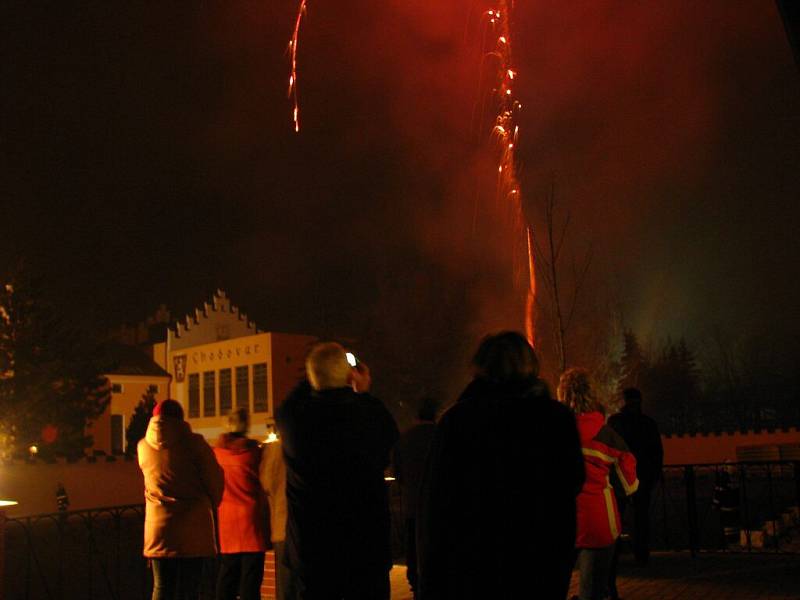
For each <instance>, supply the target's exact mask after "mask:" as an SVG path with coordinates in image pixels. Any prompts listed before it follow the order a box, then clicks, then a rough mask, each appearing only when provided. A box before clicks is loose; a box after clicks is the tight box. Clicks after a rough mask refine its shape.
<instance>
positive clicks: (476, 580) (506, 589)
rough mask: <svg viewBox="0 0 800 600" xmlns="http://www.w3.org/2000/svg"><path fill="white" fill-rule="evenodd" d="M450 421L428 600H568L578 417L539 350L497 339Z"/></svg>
mask: <svg viewBox="0 0 800 600" xmlns="http://www.w3.org/2000/svg"><path fill="white" fill-rule="evenodd" d="M472 368H473V374H474V378H473V380H472V382H471V383H470V384H469V385H468V386H467V387H466V389H465V390H464V391H463V392H462V394H461V396H460V397H459V399H458V401H457V402H456V403H455V404H454V405H453V406H452V407H451V408H450V409H449V410H447V412H445V414H444V415H442V417H441V418H440V419H439V422H438V423H437V425H436V427H435V431H434V435H433V441H432V443H431V448H430V451H429V453H428V461H427V466H426V471H425V475H424V477H423V480H422V485H421V489H420V493H419V494H420V498H419V506H418V510H417V514H416V519H417V555H418V571H419V572H418V574H417V577H418V590H417V595H416V596H415V597H416V598H417V600H478V599H485V598H492V599H493V600H518V599H520V598H537V599H538V600H564V598H565V597H566V595H567V591H568V589H569V581H570V573H571V569H572V564H573V554H574V549H575V497H576V496H577V495H578V492H579V491H580V490H581V486H582V484H583V477H584V474H583V459H582V457H581V450H580V442H579V441H578V431H577V429H576V427H575V417H574V416H573V415H572V413H570V411H569V410H567V409H566V408H565V407H564V406H563V405H561V404H559V403H558V402H556V401H555V400H553V399H552V398H551V397H550V392H549V390H548V389H547V385H546V384H545V383H544V382H543V381H542V380H541V379H539V377H538V375H539V362H538V360H537V359H536V354H535V353H534V351H533V348H532V347H531V345H530V344H529V343H528V341H527V340H526V339H525V338H524V337H523V336H522V335H521V334H519V333H517V332H513V331H505V332H501V333H498V334H495V335H490V336H487V337H486V338H485V339H484V340H483V341H482V342H481V344H480V346H479V347H478V350H477V352H476V353H475V357H474V358H473V360H472Z"/></svg>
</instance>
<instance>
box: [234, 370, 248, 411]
mask: <svg viewBox="0 0 800 600" xmlns="http://www.w3.org/2000/svg"><path fill="white" fill-rule="evenodd" d="M236 408H246V409H247V410H250V369H249V367H247V366H244V367H236Z"/></svg>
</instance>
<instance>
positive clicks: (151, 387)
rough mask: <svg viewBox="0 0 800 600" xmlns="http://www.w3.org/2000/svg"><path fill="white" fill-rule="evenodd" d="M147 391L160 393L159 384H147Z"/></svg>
mask: <svg viewBox="0 0 800 600" xmlns="http://www.w3.org/2000/svg"><path fill="white" fill-rule="evenodd" d="M147 393H148V394H157V393H158V384H155V383H153V384H151V385H148V386H147Z"/></svg>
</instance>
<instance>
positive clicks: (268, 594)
mask: <svg viewBox="0 0 800 600" xmlns="http://www.w3.org/2000/svg"><path fill="white" fill-rule="evenodd" d="M277 597H278V596H277V587H276V574H275V553H274V552H273V551H272V550H270V551H269V552H267V556H266V557H265V559H264V581H263V582H262V583H261V600H276V599H277ZM0 600H2V598H0Z"/></svg>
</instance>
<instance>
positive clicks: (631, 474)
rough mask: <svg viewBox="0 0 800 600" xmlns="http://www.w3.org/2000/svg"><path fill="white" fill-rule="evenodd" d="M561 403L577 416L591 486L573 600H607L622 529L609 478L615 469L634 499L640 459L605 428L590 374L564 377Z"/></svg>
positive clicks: (581, 502) (583, 504)
mask: <svg viewBox="0 0 800 600" xmlns="http://www.w3.org/2000/svg"><path fill="white" fill-rule="evenodd" d="M558 399H559V400H560V401H561V402H562V403H564V404H565V405H566V406H567V407H568V408H569V409H570V410H572V412H574V413H575V418H576V420H577V423H578V433H579V434H580V440H581V452H582V454H583V460H584V466H585V468H586V482H585V483H584V484H583V488H582V489H581V493H580V494H579V495H578V528H577V529H578V530H577V536H576V539H575V547H576V549H577V562H578V568H579V569H580V595H579V596H575V597H573V600H602V599H604V598H606V597H607V595H608V590H607V587H608V577H609V571H610V569H611V563H612V558H613V555H614V544H615V542H616V540H617V538H618V537H619V533H620V529H621V525H620V517H619V510H618V508H617V502H616V500H615V498H614V491H613V489H612V487H611V483H610V482H609V475H610V473H611V471H612V469H613V470H614V472H615V473H616V475H617V478H618V480H619V482H620V484H621V485H622V487H623V489H624V491H625V493H626V494H628V495H630V494H633V493H634V492H635V491H636V489H637V487H638V486H639V480H638V479H637V478H636V458H635V457H634V456H633V454H631V452H630V451H629V450H628V447H627V445H626V444H625V440H623V439H622V437H620V435H619V434H618V433H617V432H616V431H614V430H613V429H612V428H611V427H609V426H608V425H606V422H605V421H606V419H605V414H604V410H603V405H602V403H601V402H600V401H599V400H598V398H597V396H596V393H595V391H594V388H593V386H592V382H591V379H590V377H589V373H588V371H587V370H586V369H581V368H571V369H568V370H567V371H565V372H564V373H563V374H562V375H561V379H560V380H559V382H558Z"/></svg>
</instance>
